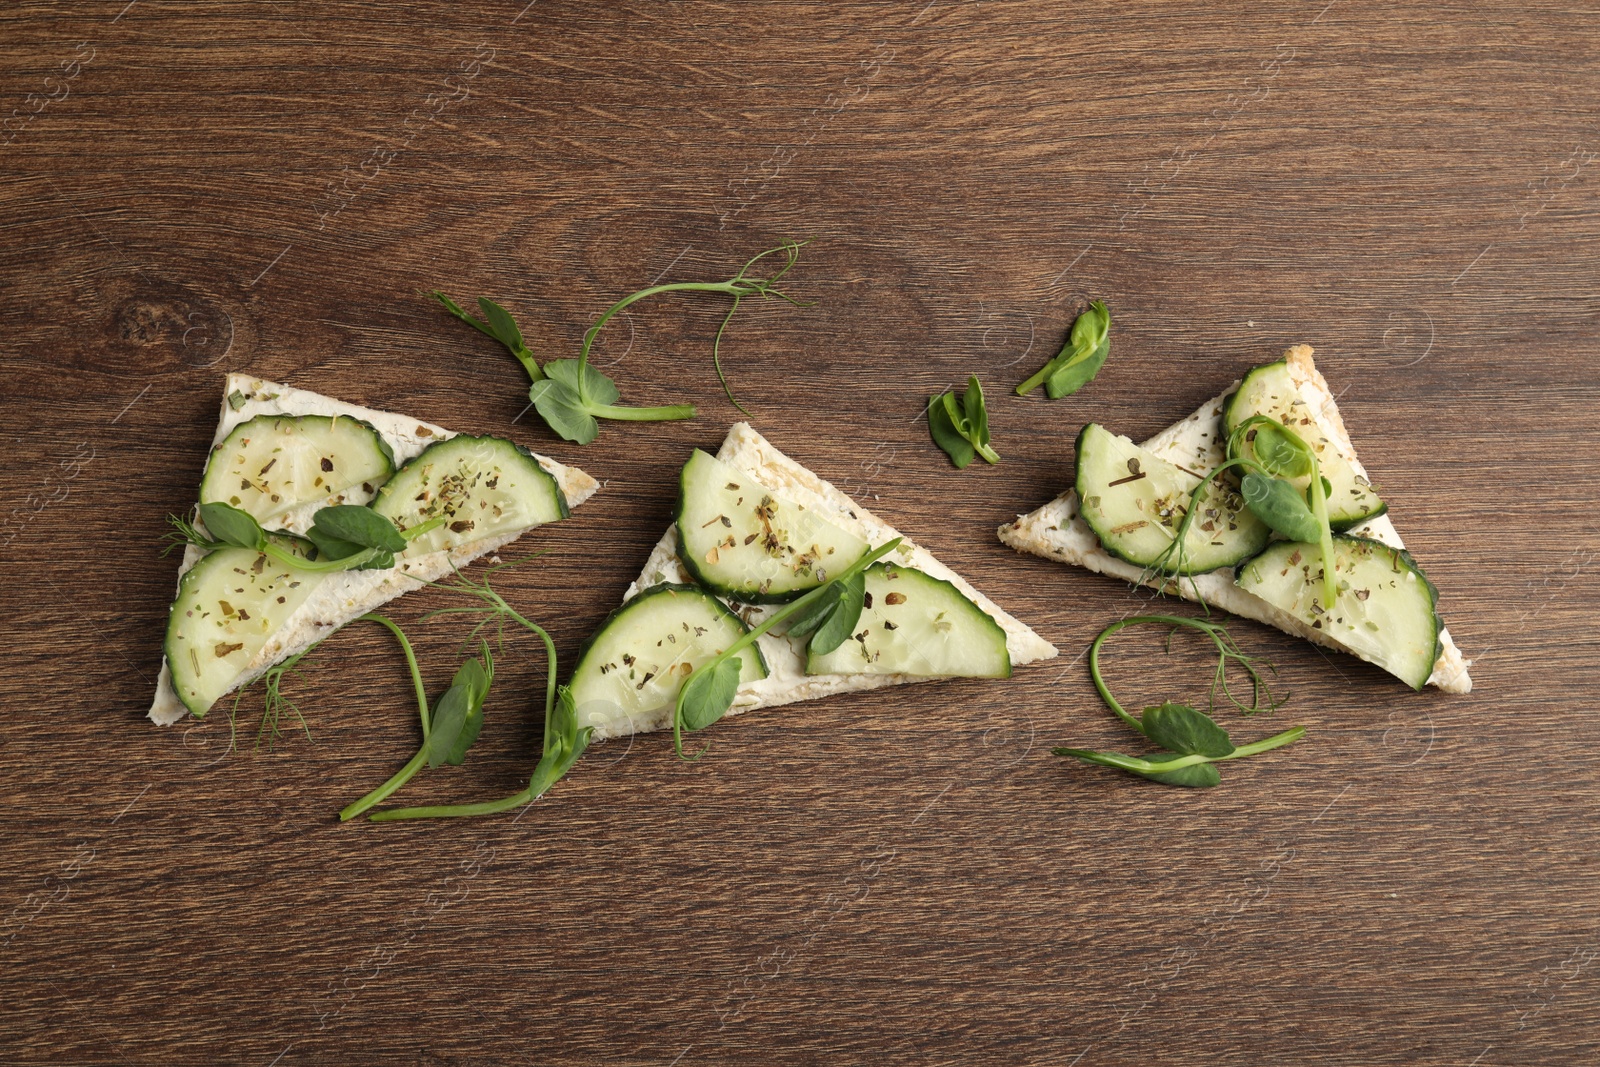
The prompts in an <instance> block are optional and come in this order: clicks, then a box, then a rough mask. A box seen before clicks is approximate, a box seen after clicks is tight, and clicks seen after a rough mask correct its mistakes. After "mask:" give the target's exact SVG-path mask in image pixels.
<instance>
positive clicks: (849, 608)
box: [810, 571, 867, 656]
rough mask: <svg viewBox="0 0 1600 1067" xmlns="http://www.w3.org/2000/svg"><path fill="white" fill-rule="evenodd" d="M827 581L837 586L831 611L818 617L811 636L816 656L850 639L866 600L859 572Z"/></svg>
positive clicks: (862, 576)
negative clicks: (819, 622) (826, 615)
mask: <svg viewBox="0 0 1600 1067" xmlns="http://www.w3.org/2000/svg"><path fill="white" fill-rule="evenodd" d="M829 584H830V585H837V586H838V587H839V592H838V594H837V599H836V602H835V604H834V607H833V610H832V611H831V612H829V613H828V617H827V618H826V619H824V620H822V624H821V625H820V626H818V627H817V631H816V633H814V634H812V635H811V645H810V648H811V651H812V652H813V653H815V654H816V655H818V656H826V655H827V654H828V653H830V652H832V651H833V650H834V649H836V648H838V647H839V646H840V645H842V644H844V643H845V642H846V641H848V640H850V636H851V635H852V634H854V633H855V630H856V624H857V623H859V622H860V621H861V611H862V609H863V607H864V606H865V604H866V599H867V576H866V574H865V573H864V572H862V571H857V572H856V573H855V574H852V575H850V576H848V577H840V578H838V579H836V580H835V581H833V582H830V583H829Z"/></svg>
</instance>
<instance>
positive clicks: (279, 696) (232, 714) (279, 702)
mask: <svg viewBox="0 0 1600 1067" xmlns="http://www.w3.org/2000/svg"><path fill="white" fill-rule="evenodd" d="M311 651H312V649H309V648H308V649H306V650H305V651H303V652H297V653H296V654H294V655H293V656H290V657H289V658H288V659H285V660H284V661H283V662H281V663H274V664H273V665H272V666H270V667H268V668H267V669H266V670H264V671H262V672H261V675H260V677H258V678H255V679H253V680H251V681H250V682H247V683H245V684H244V685H242V686H240V687H239V691H238V692H237V693H235V694H234V697H233V706H232V707H231V708H230V709H229V710H228V751H229V752H232V751H233V750H234V743H235V740H236V739H237V737H238V723H239V705H240V704H241V703H242V702H243V701H244V695H245V694H246V693H247V692H249V691H250V690H251V689H253V688H254V687H255V684H256V682H260V683H261V687H262V708H261V724H260V726H259V727H257V729H256V749H257V750H259V749H260V748H261V743H262V742H263V741H265V742H266V744H267V749H268V750H269V751H270V750H271V749H272V747H273V745H275V744H277V742H278V739H279V738H280V737H282V736H283V733H282V731H281V730H280V729H279V726H278V724H279V722H281V721H282V718H283V713H284V712H285V711H290V712H293V713H294V717H295V718H296V719H298V720H299V721H300V729H302V730H304V731H305V735H306V740H307V741H309V740H311V727H310V725H309V724H307V722H306V717H305V716H304V715H302V714H300V708H299V706H298V705H296V704H295V702H294V701H293V700H290V699H289V698H288V697H287V696H285V695H284V692H283V681H284V679H285V678H287V677H288V676H289V675H291V674H299V673H300V672H299V670H298V668H299V666H300V661H301V660H303V659H305V658H306V656H308V655H310V654H311ZM195 718H197V719H203V718H205V714H204V713H199V712H197V713H196V714H195Z"/></svg>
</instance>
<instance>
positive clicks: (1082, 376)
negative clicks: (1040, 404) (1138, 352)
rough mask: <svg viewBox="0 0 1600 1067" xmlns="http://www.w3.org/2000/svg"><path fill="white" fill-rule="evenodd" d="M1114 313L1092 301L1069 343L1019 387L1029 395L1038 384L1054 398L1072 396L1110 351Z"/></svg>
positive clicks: (1074, 325)
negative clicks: (1112, 314)
mask: <svg viewBox="0 0 1600 1067" xmlns="http://www.w3.org/2000/svg"><path fill="white" fill-rule="evenodd" d="M1110 335H1111V312H1110V310H1109V309H1108V308H1107V307H1106V305H1105V303H1104V302H1103V301H1100V300H1096V301H1094V302H1092V303H1091V304H1090V305H1089V306H1088V308H1086V309H1085V310H1084V312H1083V313H1082V314H1080V315H1079V316H1078V317H1077V318H1076V319H1075V320H1073V323H1072V330H1071V332H1070V333H1069V334H1068V336H1067V342H1066V344H1065V345H1063V346H1062V349H1061V351H1060V352H1058V353H1057V354H1056V355H1055V357H1054V358H1052V359H1051V360H1050V361H1049V362H1048V363H1046V364H1045V365H1044V366H1043V367H1041V368H1039V370H1038V371H1037V372H1036V373H1035V374H1033V376H1032V377H1030V378H1028V379H1027V380H1026V381H1024V382H1023V383H1022V384H1021V385H1018V386H1017V395H1018V396H1027V395H1028V394H1029V393H1031V392H1033V391H1034V390H1035V389H1037V388H1039V386H1041V385H1043V386H1044V387H1045V394H1046V395H1047V396H1049V397H1050V399H1052V400H1057V399H1060V398H1061V397H1064V396H1069V395H1071V394H1072V393H1075V392H1077V391H1078V390H1079V389H1082V388H1083V387H1084V386H1085V385H1087V384H1089V382H1090V381H1091V380H1093V378H1094V376H1095V375H1096V374H1099V373H1100V368H1101V367H1103V366H1104V365H1105V362H1106V357H1107V356H1108V355H1110V353H1111V339H1110Z"/></svg>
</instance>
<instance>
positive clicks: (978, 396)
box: [928, 374, 1000, 470]
mask: <svg viewBox="0 0 1600 1067" xmlns="http://www.w3.org/2000/svg"><path fill="white" fill-rule="evenodd" d="M928 432H929V433H931V434H932V435H933V443H934V444H936V445H938V446H939V447H940V448H942V449H944V453H945V455H947V456H949V457H950V462H951V463H954V464H955V465H956V469H957V470H961V469H962V468H964V467H966V465H967V464H969V463H971V462H972V461H973V459H974V458H976V457H978V456H982V457H983V458H984V459H986V460H988V461H989V462H990V463H999V462H1000V454H999V453H998V452H996V451H995V450H994V449H992V448H990V447H989V411H988V409H987V408H986V407H985V406H984V402H983V385H982V384H981V383H980V382H979V381H978V376H977V375H976V374H974V375H972V376H971V377H970V378H968V379H967V391H966V392H965V393H963V394H962V395H961V396H960V397H959V398H958V397H957V396H956V392H955V390H954V389H947V390H945V391H944V392H942V393H940V394H939V395H938V396H936V397H934V398H933V399H931V400H929V401H928Z"/></svg>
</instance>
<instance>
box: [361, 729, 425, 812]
mask: <svg viewBox="0 0 1600 1067" xmlns="http://www.w3.org/2000/svg"><path fill="white" fill-rule="evenodd" d="M427 765H428V746H427V740H426V739H424V740H423V746H422V747H421V748H420V749H418V750H417V754H416V755H415V756H412V757H411V762H410V763H407V764H406V765H405V766H404V767H401V768H400V769H399V770H398V771H396V772H395V773H394V777H392V778H390V779H389V780H388V781H387V782H384V783H383V784H382V785H380V786H379V787H378V788H376V789H374V790H373V791H372V792H370V793H368V794H367V795H366V796H364V797H362V798H361V799H360V800H358V801H356V802H355V803H354V804H351V805H350V806H349V807H347V808H345V809H344V810H343V811H341V812H339V821H340V822H349V821H350V820H351V819H354V818H355V817H356V816H358V815H360V814H361V813H362V812H364V811H366V810H367V809H368V808H372V807H375V806H377V805H379V804H381V803H383V802H384V801H385V800H387V799H388V798H389V796H390V795H391V794H392V793H394V791H395V790H397V789H399V788H400V787H401V786H403V785H405V784H406V783H407V782H409V781H411V779H412V778H414V777H416V775H417V772H418V771H420V770H422V768H424V767H426V766H427Z"/></svg>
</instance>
